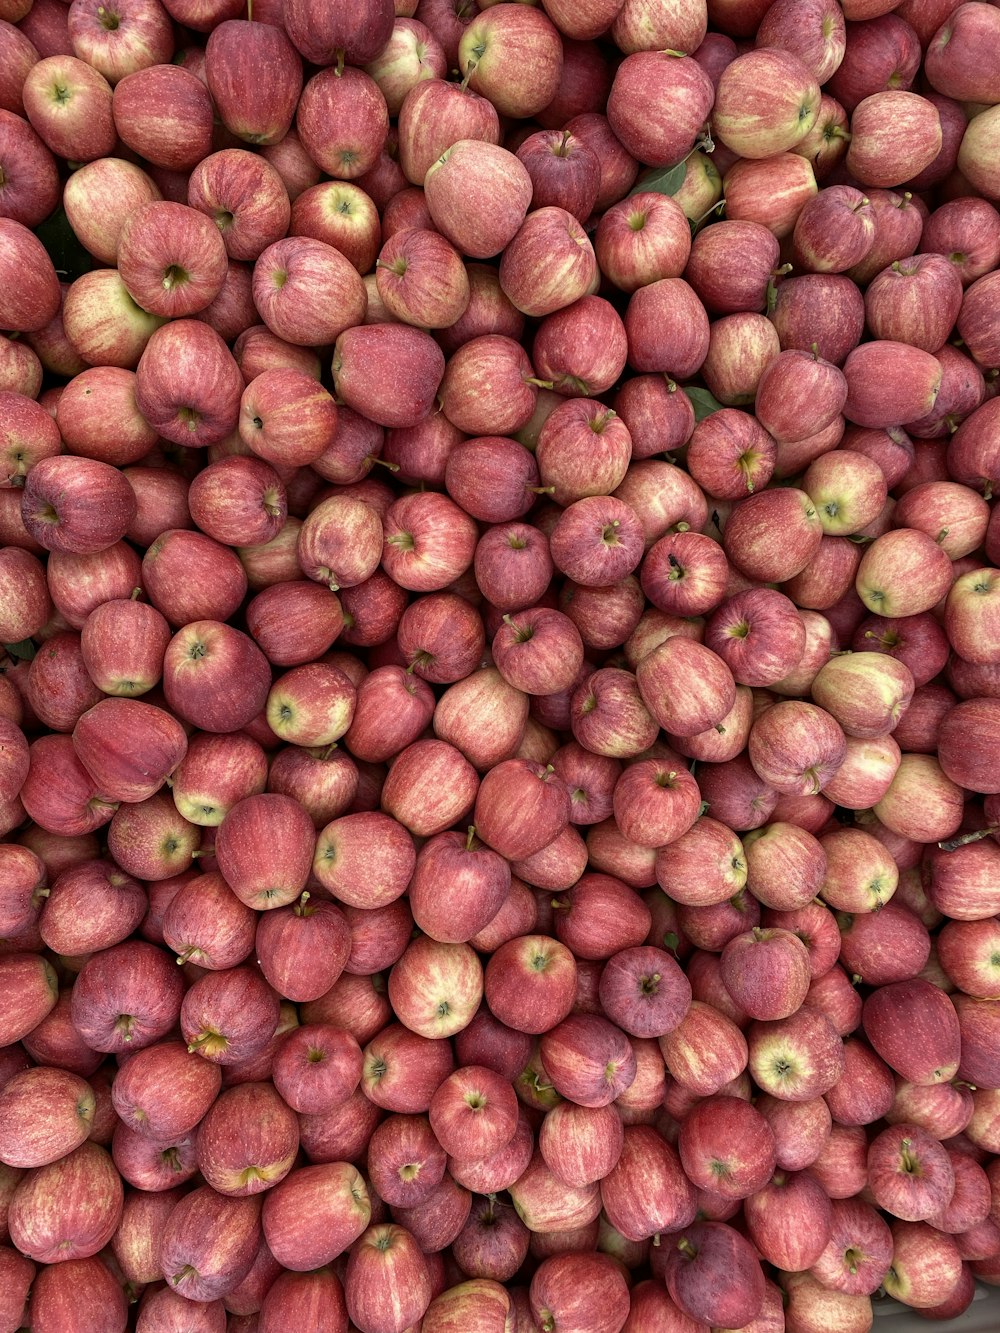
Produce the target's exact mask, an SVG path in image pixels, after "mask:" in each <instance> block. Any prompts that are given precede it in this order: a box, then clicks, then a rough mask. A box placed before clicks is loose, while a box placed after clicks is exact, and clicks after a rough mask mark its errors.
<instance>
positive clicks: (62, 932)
mask: <svg viewBox="0 0 1000 1333" xmlns="http://www.w3.org/2000/svg"><path fill="white" fill-rule="evenodd" d="M148 906H149V903H148V900H147V897H146V894H145V892H144V891H143V889H142V887H141V885H140V884H138V882H137V881H136V880H134V879H132V878H131V876H129V875H127V874H122V873H121V871H120V870H119V869H118V867H117V866H115V865H114V864H113V863H111V862H108V861H91V862H84V863H83V864H82V865H78V866H72V867H70V868H69V869H67V870H64V871H63V872H62V873H61V874H60V875H57V876H56V878H55V880H54V881H53V883H52V886H51V888H50V889H49V890H48V896H47V898H46V899H45V905H44V907H43V909H42V915H41V917H40V918H39V921H38V930H39V934H40V935H41V937H42V939H43V940H44V941H45V944H46V945H47V946H48V947H49V948H50V949H52V951H53V952H54V953H57V954H62V955H65V956H67V957H73V956H78V955H82V954H87V953H91V952H94V951H95V950H98V949H103V948H109V947H110V946H111V945H113V944H120V943H121V941H122V940H123V939H126V938H127V937H128V936H129V935H131V934H132V932H133V931H134V930H135V929H136V928H137V927H138V926H139V925H140V923H141V922H142V920H143V918H144V917H145V915H146V911H147V908H148Z"/></svg>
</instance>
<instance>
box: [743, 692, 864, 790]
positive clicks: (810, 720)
mask: <svg viewBox="0 0 1000 1333" xmlns="http://www.w3.org/2000/svg"><path fill="white" fill-rule="evenodd" d="M748 753H749V757H750V762H751V764H752V765H753V767H754V770H755V771H756V772H757V773H758V775H759V776H760V777H761V778H762V779H763V780H764V781H765V782H767V783H769V784H770V786H772V787H773V788H775V789H776V790H777V791H779V792H787V793H788V794H790V795H791V794H796V793H797V794H799V795H809V794H810V793H815V792H819V791H822V789H823V787H824V786H825V785H826V783H827V782H828V781H829V780H830V778H832V777H833V775H834V774H835V773H836V771H837V769H838V768H839V767H840V764H841V763H842V761H843V759H844V755H845V753H846V742H845V737H844V733H843V731H842V730H841V728H840V726H839V725H838V723H837V721H836V720H835V719H834V718H833V717H831V716H830V714H829V713H827V712H826V711H825V710H824V709H822V708H817V707H816V705H815V704H808V703H803V702H800V701H798V700H787V701H782V702H779V703H776V704H773V705H772V706H771V707H770V708H768V709H766V710H765V711H764V712H763V713H762V714H761V715H760V716H759V717H758V718H757V720H756V721H755V722H754V724H753V726H752V728H751V730H750V739H749V750H748ZM803 761H805V762H803Z"/></svg>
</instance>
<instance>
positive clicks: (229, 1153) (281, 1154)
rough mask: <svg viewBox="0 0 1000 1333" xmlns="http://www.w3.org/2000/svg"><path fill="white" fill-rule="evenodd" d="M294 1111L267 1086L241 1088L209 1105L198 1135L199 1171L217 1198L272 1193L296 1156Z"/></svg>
mask: <svg viewBox="0 0 1000 1333" xmlns="http://www.w3.org/2000/svg"><path fill="white" fill-rule="evenodd" d="M298 1144H299V1131H298V1121H297V1120H296V1117H295V1113H294V1111H292V1110H290V1109H289V1107H287V1106H286V1105H285V1103H284V1102H283V1101H282V1099H281V1098H280V1097H279V1096H278V1094H277V1092H275V1090H274V1088H273V1087H272V1086H271V1085H270V1084H268V1083H241V1084H239V1085H238V1086H236V1087H234V1088H228V1089H227V1090H226V1091H225V1092H223V1093H222V1094H221V1096H220V1097H218V1098H217V1100H216V1101H215V1102H214V1103H213V1105H212V1107H211V1109H210V1110H209V1111H208V1113H207V1114H206V1116H205V1118H204V1119H203V1120H202V1122H201V1125H200V1127H199V1131H198V1167H199V1170H200V1171H201V1174H202V1176H203V1177H204V1179H205V1181H206V1183H207V1184H209V1185H211V1186H212V1188H213V1189H215V1190H217V1191H218V1192H219V1193H220V1194H224V1195H227V1196H228V1197H231V1198H242V1197H246V1196H248V1195H251V1194H259V1193H260V1192H261V1191H262V1190H267V1189H271V1188H273V1187H274V1186H275V1185H276V1184H277V1183H278V1182H279V1181H281V1180H283V1179H284V1178H285V1176H287V1175H288V1172H289V1171H290V1170H291V1168H292V1165H293V1163H294V1161H295V1155H296V1153H297V1151H298Z"/></svg>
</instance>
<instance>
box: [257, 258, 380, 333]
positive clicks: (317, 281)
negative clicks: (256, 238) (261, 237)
mask: <svg viewBox="0 0 1000 1333" xmlns="http://www.w3.org/2000/svg"><path fill="white" fill-rule="evenodd" d="M253 299H254V303H255V304H256V306H257V309H258V310H259V311H260V315H261V318H262V319H263V321H264V323H265V324H266V325H267V327H268V328H269V329H270V330H271V332H272V333H274V334H276V335H277V336H278V337H279V338H283V339H284V340H285V341H286V342H289V343H292V344H293V345H295V346H316V345H319V344H325V343H331V342H333V341H334V340H335V339H337V338H339V336H340V334H342V333H343V332H344V331H345V329H350V328H352V327H353V326H354V325H355V324H360V323H361V321H362V320H363V318H364V314H365V309H366V307H367V299H368V298H367V293H366V291H365V287H364V283H363V282H362V281H361V278H360V276H359V275H358V272H357V269H355V267H354V265H353V264H352V263H351V262H350V260H349V259H347V258H345V257H344V255H342V254H341V253H340V251H339V250H335V249H334V248H333V246H332V245H327V244H326V242H325V241H318V240H314V239H313V238H312V237H310V236H288V237H285V238H284V239H283V240H277V241H275V242H274V243H273V244H271V245H269V246H268V247H267V248H266V249H265V250H264V251H263V252H262V253H261V254H260V256H259V257H258V259H257V262H256V263H255V264H254V270H253Z"/></svg>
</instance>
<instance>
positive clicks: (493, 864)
mask: <svg viewBox="0 0 1000 1333" xmlns="http://www.w3.org/2000/svg"><path fill="white" fill-rule="evenodd" d="M509 891H510V867H509V865H508V863H507V862H506V861H504V859H503V858H502V857H501V856H499V855H498V854H497V853H496V852H494V851H491V850H490V849H489V848H488V847H485V846H484V845H483V844H482V843H480V842H479V841H478V839H477V838H476V837H475V832H474V829H473V830H471V831H470V833H469V834H468V836H463V835H462V834H461V833H439V834H436V835H435V836H434V837H433V838H431V839H430V840H429V841H428V842H427V843H425V844H424V846H423V847H422V848H421V850H420V852H419V853H418V855H417V864H416V868H415V870H414V874H413V878H412V880H411V881H410V885H409V889H408V893H409V897H410V904H411V908H412V911H413V919H414V921H415V922H416V924H417V925H418V926H419V927H420V929H421V930H423V931H424V932H425V933H426V934H429V935H430V936H431V937H432V938H433V939H436V940H438V941H440V942H442V943H451V944H458V943H465V942H467V941H468V940H471V939H472V937H473V936H474V935H476V934H477V933H478V932H479V931H480V930H482V929H483V928H484V927H485V926H486V925H488V924H489V922H490V921H492V920H493V918H494V917H495V916H496V914H497V912H498V911H499V910H500V908H501V907H502V906H503V903H504V900H505V899H506V897H507V894H508V893H509ZM446 902H447V907H445V903H446Z"/></svg>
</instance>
